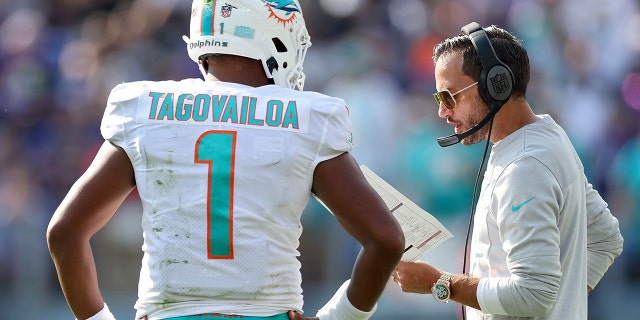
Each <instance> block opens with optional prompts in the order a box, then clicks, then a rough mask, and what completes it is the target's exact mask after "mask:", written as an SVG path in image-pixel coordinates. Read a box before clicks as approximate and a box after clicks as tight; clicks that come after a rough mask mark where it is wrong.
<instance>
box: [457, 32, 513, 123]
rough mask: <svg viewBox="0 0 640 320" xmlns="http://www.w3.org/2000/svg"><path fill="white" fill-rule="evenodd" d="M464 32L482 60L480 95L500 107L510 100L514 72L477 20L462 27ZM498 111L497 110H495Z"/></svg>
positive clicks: (493, 106) (490, 103)
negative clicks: (494, 48) (494, 47)
mask: <svg viewBox="0 0 640 320" xmlns="http://www.w3.org/2000/svg"><path fill="white" fill-rule="evenodd" d="M461 30H462V34H464V35H467V36H469V38H470V39H471V43H473V46H474V48H475V49H476V52H477V53H478V56H479V57H480V61H481V62H482V71H481V72H480V78H479V79H478V86H479V88H480V96H482V98H483V99H484V101H485V102H486V103H488V104H489V106H490V107H491V109H494V108H496V109H500V108H501V107H502V105H503V104H504V103H505V102H507V100H509V97H510V96H511V92H512V90H513V73H512V72H511V69H509V66H507V65H506V64H505V63H504V62H502V61H501V60H500V59H499V58H498V56H497V55H496V52H495V50H493V46H492V45H491V41H490V40H489V37H488V36H487V33H486V32H485V31H484V29H482V27H481V26H480V24H478V23H477V22H471V23H469V24H467V25H466V26H464V27H462V29H461ZM495 112H497V110H495Z"/></svg>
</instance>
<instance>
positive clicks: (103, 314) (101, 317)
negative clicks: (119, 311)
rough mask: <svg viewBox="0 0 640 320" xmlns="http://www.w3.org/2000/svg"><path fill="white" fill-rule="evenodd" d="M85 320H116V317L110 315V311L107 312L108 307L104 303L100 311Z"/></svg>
mask: <svg viewBox="0 0 640 320" xmlns="http://www.w3.org/2000/svg"><path fill="white" fill-rule="evenodd" d="M76 320H78V319H76ZM87 320H116V317H115V316H114V315H113V313H111V311H109V306H107V303H106V302H105V303H104V307H102V310H100V311H98V313H96V314H94V315H93V316H91V317H90V318H88V319H87Z"/></svg>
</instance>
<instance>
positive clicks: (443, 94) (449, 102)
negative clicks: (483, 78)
mask: <svg viewBox="0 0 640 320" xmlns="http://www.w3.org/2000/svg"><path fill="white" fill-rule="evenodd" d="M476 84H478V82H477V81H476V82H474V83H472V84H470V85H468V86H466V87H464V88H462V89H460V90H458V91H456V92H454V93H451V92H450V91H449V89H444V90H442V91H438V92H436V93H434V94H433V98H434V99H436V103H437V104H438V105H440V104H441V103H442V104H444V106H445V107H447V109H453V108H454V107H455V106H456V99H455V98H454V97H455V96H456V95H457V94H459V93H462V92H463V91H465V90H467V89H469V88H471V87H473V86H475V85H476Z"/></svg>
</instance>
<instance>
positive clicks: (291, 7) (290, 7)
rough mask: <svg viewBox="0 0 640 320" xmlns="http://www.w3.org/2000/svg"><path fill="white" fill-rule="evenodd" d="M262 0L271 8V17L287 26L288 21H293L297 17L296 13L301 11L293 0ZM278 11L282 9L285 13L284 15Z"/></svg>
mask: <svg viewBox="0 0 640 320" xmlns="http://www.w3.org/2000/svg"><path fill="white" fill-rule="evenodd" d="M262 2H264V3H265V4H266V5H267V7H268V8H269V12H270V15H269V18H275V19H276V20H278V22H280V23H282V24H283V25H284V26H285V27H286V25H287V23H289V22H291V21H293V20H294V19H295V18H296V13H301V11H300V8H299V7H298V5H297V4H296V3H295V2H294V1H292V0H279V1H269V0H262ZM276 11H282V12H284V15H282V14H281V13H277V12H276Z"/></svg>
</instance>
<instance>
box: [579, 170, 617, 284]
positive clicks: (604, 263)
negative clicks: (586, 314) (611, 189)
mask: <svg viewBox="0 0 640 320" xmlns="http://www.w3.org/2000/svg"><path fill="white" fill-rule="evenodd" d="M585 181H586V180H585ZM585 188H586V198H587V285H588V286H589V287H591V288H595V286H596V285H597V284H598V282H600V279H602V277H603V276H604V273H605V272H606V271H607V269H609V267H610V266H611V264H613V260H614V259H615V258H616V257H618V256H619V255H620V254H621V253H622V244H623V241H624V240H623V238H622V234H621V233H620V228H619V226H618V220H617V219H616V218H615V217H614V216H613V215H612V214H611V212H610V211H609V208H608V205H607V203H606V202H605V201H604V200H603V199H602V197H601V196H600V194H599V193H598V191H596V190H595V189H593V187H592V186H591V184H590V183H586V185H585Z"/></svg>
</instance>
